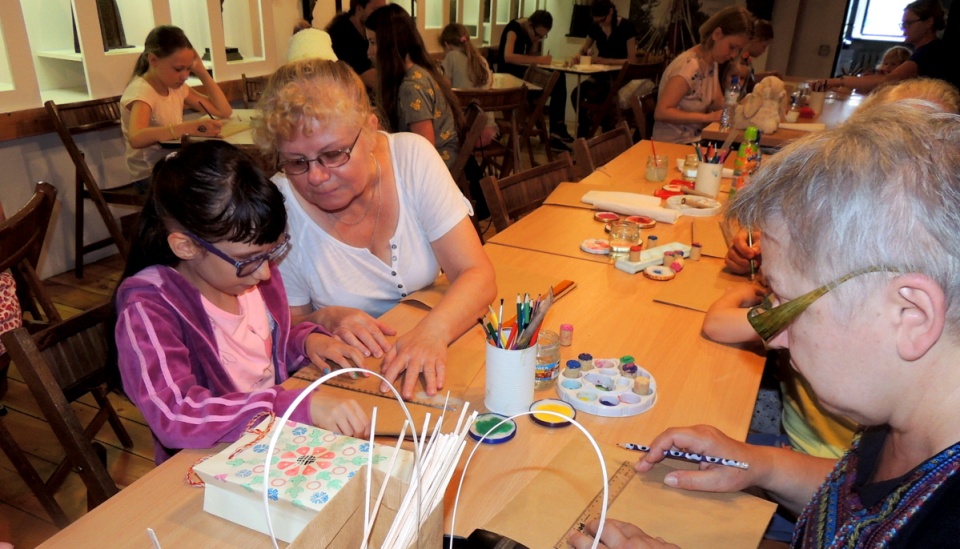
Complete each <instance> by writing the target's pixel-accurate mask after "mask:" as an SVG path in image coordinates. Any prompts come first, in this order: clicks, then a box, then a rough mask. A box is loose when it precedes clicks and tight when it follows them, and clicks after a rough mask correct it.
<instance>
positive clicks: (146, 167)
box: [120, 76, 190, 181]
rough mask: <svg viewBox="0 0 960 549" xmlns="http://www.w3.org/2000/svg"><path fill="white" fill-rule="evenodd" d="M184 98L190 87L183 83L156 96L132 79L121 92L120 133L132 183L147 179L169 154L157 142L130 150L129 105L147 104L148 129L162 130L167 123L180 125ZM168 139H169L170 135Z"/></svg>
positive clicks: (140, 80)
mask: <svg viewBox="0 0 960 549" xmlns="http://www.w3.org/2000/svg"><path fill="white" fill-rule="evenodd" d="M188 95H190V87H189V86H187V85H186V84H184V85H182V86H180V87H179V88H167V95H166V96H163V95H160V94H159V93H157V90H155V89H153V86H151V85H150V83H149V82H147V81H146V80H144V79H143V77H142V76H135V77H134V78H133V80H131V81H130V83H129V84H127V89H125V90H123V95H122V96H121V97H120V106H121V107H122V108H121V109H120V128H121V129H122V130H123V138H124V140H126V142H127V170H129V171H130V177H131V179H132V180H133V181H140V180H141V179H145V178H147V177H150V173H151V172H152V171H153V165H154V164H156V163H157V161H158V160H160V159H161V158H163V157H165V156H166V155H167V154H168V153H169V151H165V150H164V149H163V148H161V147H160V145H159V144H157V143H154V144H153V145H150V146H148V147H143V148H142V149H134V148H133V147H131V146H130V135H129V131H130V109H131V108H132V107H133V105H132V103H133V102H134V101H143V102H144V103H146V104H147V105H150V127H159V128H163V127H166V126H169V125H170V124H179V123H181V122H183V102H184V99H186V97H187V96H188ZM170 139H173V136H172V135H171V136H170Z"/></svg>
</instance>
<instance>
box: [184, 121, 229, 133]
mask: <svg viewBox="0 0 960 549" xmlns="http://www.w3.org/2000/svg"><path fill="white" fill-rule="evenodd" d="M184 124H186V125H187V131H186V134H187V135H191V136H193V137H216V136H218V135H220V129H221V128H223V124H224V122H223V120H212V119H210V118H206V117H204V118H198V119H196V120H190V121H188V122H184Z"/></svg>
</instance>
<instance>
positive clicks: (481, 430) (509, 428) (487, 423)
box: [470, 412, 517, 444]
mask: <svg viewBox="0 0 960 549" xmlns="http://www.w3.org/2000/svg"><path fill="white" fill-rule="evenodd" d="M504 420H506V421H504ZM501 422H502V423H501ZM484 435H486V436H484ZM516 435H517V422H515V421H513V420H512V419H510V418H508V417H507V416H502V415H500V414H495V413H493V412H487V413H486V414H480V415H478V416H477V419H476V420H474V422H473V425H471V426H470V438H472V439H473V440H476V441H477V442H483V443H484V444H503V443H504V442H507V441H509V440H510V439H512V438H513V437H515V436H516ZM481 439H482V440H481Z"/></svg>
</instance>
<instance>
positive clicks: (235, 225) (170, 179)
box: [116, 141, 369, 463]
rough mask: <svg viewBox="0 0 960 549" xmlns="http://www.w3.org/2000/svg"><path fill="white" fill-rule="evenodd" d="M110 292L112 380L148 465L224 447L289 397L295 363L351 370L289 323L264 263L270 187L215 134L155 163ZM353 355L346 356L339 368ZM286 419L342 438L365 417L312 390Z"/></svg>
mask: <svg viewBox="0 0 960 549" xmlns="http://www.w3.org/2000/svg"><path fill="white" fill-rule="evenodd" d="M151 187H152V188H151V190H150V193H149V195H148V197H147V203H146V205H145V206H144V208H143V212H142V214H141V217H140V225H139V227H138V232H137V234H136V236H135V239H134V242H133V243H132V245H131V250H132V251H131V253H130V257H129V258H128V260H127V266H126V269H125V270H124V274H123V281H122V282H121V284H120V287H119V288H118V290H117V296H116V305H117V314H118V319H117V326H116V342H117V351H118V361H119V366H120V374H121V377H122V380H123V388H124V390H125V392H126V394H127V396H129V397H130V399H131V400H132V401H133V403H134V404H136V406H137V408H139V409H140V411H141V412H142V413H143V415H144V417H145V418H146V420H147V423H148V424H149V425H150V429H151V431H152V432H153V435H154V438H155V440H156V452H155V454H156V455H155V457H156V461H157V463H160V462H162V461H164V460H166V459H167V458H168V457H170V456H171V455H172V454H173V453H174V452H176V451H177V450H178V449H180V448H209V447H211V446H213V445H215V444H217V443H221V442H231V441H235V440H236V439H237V438H239V437H240V435H241V434H242V432H243V430H244V427H245V426H246V425H247V422H248V421H249V420H250V419H251V418H252V417H253V416H255V415H257V414H258V413H260V412H264V411H272V412H274V413H276V414H278V415H279V414H282V413H284V412H285V411H286V410H287V408H289V407H290V405H291V403H292V402H293V400H294V399H295V398H296V397H297V395H298V394H299V393H298V391H292V390H284V389H283V388H282V387H280V386H279V385H280V383H282V382H283V381H284V380H285V379H287V377H289V375H290V374H291V373H293V372H295V371H296V370H297V369H299V368H300V367H301V366H304V365H306V364H309V363H310V362H314V363H316V364H320V365H324V364H325V363H326V361H327V360H330V361H333V362H335V363H337V364H339V365H341V366H344V367H349V366H352V365H353V364H362V362H363V357H362V356H361V354H360V352H359V351H357V350H356V349H354V348H352V347H350V346H348V345H346V344H344V343H342V342H340V341H338V340H335V339H334V338H332V337H331V336H330V335H329V334H328V332H326V330H324V329H323V328H321V327H319V326H317V325H316V324H313V323H311V322H302V323H300V324H296V325H291V321H290V309H289V305H288V303H287V298H286V292H285V291H284V288H283V281H282V280H281V278H280V273H279V272H278V271H277V270H276V266H275V265H274V261H275V260H276V259H277V258H279V257H280V256H282V255H283V254H284V252H285V251H286V250H287V249H288V248H289V247H290V246H291V242H290V240H289V239H290V236H289V235H288V234H286V233H285V232H284V231H285V228H286V224H287V216H286V210H285V209H284V204H283V195H282V194H281V193H280V191H279V190H278V189H277V188H276V186H274V185H273V183H271V182H270V181H268V180H267V179H266V178H265V177H264V176H263V174H262V173H261V172H260V170H259V169H258V168H257V167H256V166H255V165H254V164H253V162H252V161H251V160H250V158H249V157H247V155H245V154H244V153H243V152H241V151H240V150H238V149H236V148H235V147H233V146H232V145H229V144H227V143H224V142H221V141H205V142H200V143H196V144H192V145H189V146H187V147H185V148H184V149H183V150H181V151H180V152H178V153H176V154H173V155H171V156H169V157H167V158H166V159H164V160H161V161H160V162H159V163H158V164H157V166H156V168H155V169H154V174H153V179H152V182H151ZM351 361H352V363H351ZM292 417H293V419H294V420H296V421H299V422H302V423H309V424H313V425H316V426H318V427H321V428H324V429H328V430H331V431H336V432H339V433H343V434H345V435H351V436H364V435H366V434H367V431H368V430H369V421H368V419H367V416H366V414H365V413H364V411H363V410H362V409H361V408H360V407H359V405H358V404H357V403H356V402H355V401H353V400H345V399H340V398H334V397H329V396H323V393H322V392H320V391H318V392H315V393H313V394H312V395H311V397H310V398H309V399H308V400H306V401H305V402H304V403H303V404H302V405H301V406H300V407H299V408H297V410H296V411H295V412H294V414H293V416H292Z"/></svg>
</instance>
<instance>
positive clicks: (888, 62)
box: [877, 46, 913, 74]
mask: <svg viewBox="0 0 960 549" xmlns="http://www.w3.org/2000/svg"><path fill="white" fill-rule="evenodd" d="M911 55H913V52H911V51H910V50H909V49H907V48H905V47H903V46H894V47H892V48H890V49H889V50H887V51H885V52H883V60H882V61H881V62H880V67H879V68H877V74H890V73H891V72H893V69H895V68H897V67H899V66H900V65H902V64H903V63H904V62H906V61H907V60H909V59H910V56H911Z"/></svg>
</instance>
